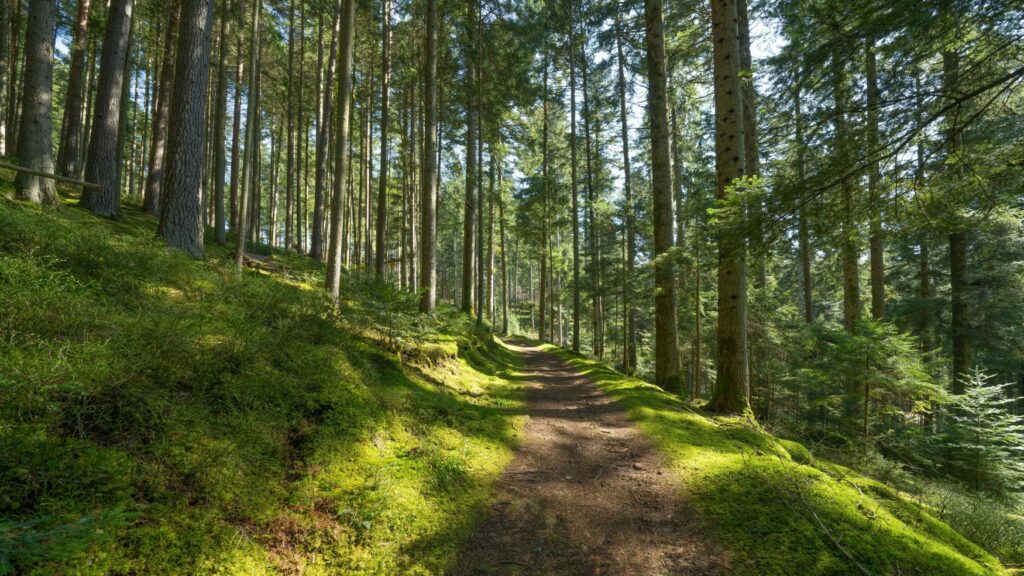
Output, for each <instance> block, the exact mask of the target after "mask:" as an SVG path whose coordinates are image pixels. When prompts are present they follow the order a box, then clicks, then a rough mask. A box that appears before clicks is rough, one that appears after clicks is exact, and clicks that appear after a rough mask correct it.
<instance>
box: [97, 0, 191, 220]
mask: <svg viewBox="0 0 1024 576" xmlns="http://www.w3.org/2000/svg"><path fill="white" fill-rule="evenodd" d="M172 4H173V5H172V7H171V19H170V22H168V26H167V34H166V36H165V37H164V53H163V61H162V62H161V64H160V85H159V88H157V94H156V114H155V115H154V117H153V145H152V147H151V148H150V150H149V173H148V174H147V175H146V192H145V195H144V196H143V200H142V207H143V209H144V210H145V211H146V213H148V214H149V215H151V216H159V215H160V204H161V202H160V185H161V180H162V179H163V175H164V151H165V148H166V146H167V111H168V108H169V106H170V103H171V89H172V88H173V86H174V53H175V46H174V45H175V41H174V39H175V33H176V32H177V30H178V22H179V21H180V18H181V0H172ZM90 141H91V138H90ZM90 146H91V144H90Z"/></svg>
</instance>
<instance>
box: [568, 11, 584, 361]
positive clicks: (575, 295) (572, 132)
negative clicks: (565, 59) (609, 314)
mask: <svg viewBox="0 0 1024 576" xmlns="http://www.w3.org/2000/svg"><path fill="white" fill-rule="evenodd" d="M576 145H577V143H576V2H575V1H574V0H573V1H570V3H569V149H570V157H571V159H570V168H569V172H570V184H571V186H572V217H571V218H570V219H569V220H570V224H571V225H572V350H573V352H576V353H577V354H578V353H579V351H580V307H581V306H580V208H579V205H580V201H579V181H578V180H579V178H578V175H577V172H576V166H577V162H576V158H577V154H576Z"/></svg>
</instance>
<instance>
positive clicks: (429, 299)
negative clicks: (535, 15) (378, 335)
mask: <svg viewBox="0 0 1024 576" xmlns="http://www.w3.org/2000/svg"><path fill="white" fill-rule="evenodd" d="M426 8H427V22H426V34H425V40H424V59H425V61H426V62H425V64H426V65H425V67H424V75H423V77H424V85H423V116H424V127H423V159H422V161H421V162H422V166H423V176H422V178H421V179H420V219H421V221H420V234H421V235H422V239H421V241H420V276H419V280H420V286H419V288H420V292H421V293H422V295H421V297H420V310H421V311H423V312H431V311H433V310H434V307H435V306H436V305H437V246H436V243H437V212H436V208H437V180H438V178H437V158H436V157H435V148H436V147H437V0H427V1H426ZM503 254H504V253H503Z"/></svg>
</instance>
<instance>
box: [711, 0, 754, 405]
mask: <svg viewBox="0 0 1024 576" xmlns="http://www.w3.org/2000/svg"><path fill="white" fill-rule="evenodd" d="M743 1H744V0H715V1H714V2H712V3H711V21H712V36H713V40H714V42H713V44H714V82H715V119H716V126H717V130H716V131H715V168H716V172H717V175H718V186H717V196H718V198H719V199H720V200H721V201H723V202H724V201H728V200H730V199H731V196H732V195H733V194H735V191H734V190H733V189H732V187H733V185H734V182H735V181H736V180H737V179H738V178H742V177H743V176H744V175H745V174H746V161H745V153H744V151H745V147H744V146H745V145H744V142H743V137H744V134H743V114H742V112H743V96H742V91H741V86H740V78H739V72H740V69H739V68H740V58H739V50H740V46H739V31H738V28H737V24H736V21H737V2H743ZM732 217H733V218H738V216H737V215H733V216H732ZM728 228H729V226H728V225H726V226H725V227H724V228H723V229H722V230H721V231H719V233H718V340H717V362H716V368H717V378H716V381H715V388H714V393H713V395H712V398H711V404H710V408H711V409H712V410H715V411H717V412H723V413H727V414H735V413H741V412H743V411H745V410H747V409H748V408H749V403H748V398H749V397H750V382H749V379H748V377H749V372H748V370H747V300H746V299H747V287H746V263H745V260H746V258H745V247H744V242H743V238H742V237H741V236H740V235H739V234H738V233H737V232H736V231H735V230H730V229H728Z"/></svg>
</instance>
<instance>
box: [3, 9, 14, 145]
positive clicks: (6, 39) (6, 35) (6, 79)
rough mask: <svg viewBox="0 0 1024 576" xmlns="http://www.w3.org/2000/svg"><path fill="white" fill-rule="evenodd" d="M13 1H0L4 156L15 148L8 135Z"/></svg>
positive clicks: (11, 80) (11, 82) (11, 76)
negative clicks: (7, 111)
mask: <svg viewBox="0 0 1024 576" xmlns="http://www.w3.org/2000/svg"><path fill="white" fill-rule="evenodd" d="M10 57H11V0H0V144H3V147H2V148H0V149H2V150H3V153H4V155H7V156H9V155H10V154H11V149H12V148H13V146H12V143H11V142H10V139H9V138H8V133H7V113H6V110H7V108H8V106H9V104H10V103H9V102H8V86H9V85H10V84H14V81H13V74H10V68H11V61H10Z"/></svg>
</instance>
